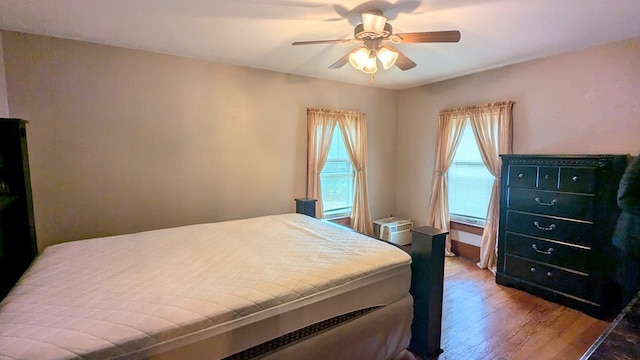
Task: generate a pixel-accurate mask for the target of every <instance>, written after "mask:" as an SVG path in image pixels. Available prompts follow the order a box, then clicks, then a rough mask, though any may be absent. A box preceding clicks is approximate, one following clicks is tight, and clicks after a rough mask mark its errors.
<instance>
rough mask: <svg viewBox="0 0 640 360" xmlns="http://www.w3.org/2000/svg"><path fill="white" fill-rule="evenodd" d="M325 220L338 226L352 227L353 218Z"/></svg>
mask: <svg viewBox="0 0 640 360" xmlns="http://www.w3.org/2000/svg"><path fill="white" fill-rule="evenodd" d="M325 220H327V221H331V222H334V223H336V224H338V225H342V226H347V227H351V217H339V218H330V219H325Z"/></svg>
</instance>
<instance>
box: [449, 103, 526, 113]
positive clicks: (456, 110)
mask: <svg viewBox="0 0 640 360" xmlns="http://www.w3.org/2000/svg"><path fill="white" fill-rule="evenodd" d="M515 103H516V102H515V101H513V100H510V101H501V102H492V103H487V104H482V105H470V106H461V107H457V108H449V109H443V110H440V113H447V112H458V111H468V110H476V109H486V108H491V107H500V106H513V105H514V104H515Z"/></svg>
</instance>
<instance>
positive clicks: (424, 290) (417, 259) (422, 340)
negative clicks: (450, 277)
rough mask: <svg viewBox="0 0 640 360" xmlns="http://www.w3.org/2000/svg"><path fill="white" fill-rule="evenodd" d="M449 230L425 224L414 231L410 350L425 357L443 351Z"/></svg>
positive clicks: (412, 243)
mask: <svg viewBox="0 0 640 360" xmlns="http://www.w3.org/2000/svg"><path fill="white" fill-rule="evenodd" d="M448 233H449V232H448V231H444V230H440V229H436V228H432V227H429V226H423V227H419V228H416V229H414V230H413V231H412V239H411V241H412V242H411V258H412V263H411V288H410V290H409V292H410V293H411V296H413V322H412V323H411V343H410V344H409V350H410V351H411V352H412V353H414V354H416V355H418V356H420V357H423V358H430V357H435V356H437V355H438V354H440V353H442V349H440V339H441V334H442V295H443V286H444V247H445V240H446V236H447V234H448Z"/></svg>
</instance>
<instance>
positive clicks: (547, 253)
mask: <svg viewBox="0 0 640 360" xmlns="http://www.w3.org/2000/svg"><path fill="white" fill-rule="evenodd" d="M531 247H532V248H533V250H535V251H536V252H537V253H540V254H545V255H551V253H552V252H553V248H548V249H547V251H544V250H540V249H538V247H537V246H536V244H533V245H531Z"/></svg>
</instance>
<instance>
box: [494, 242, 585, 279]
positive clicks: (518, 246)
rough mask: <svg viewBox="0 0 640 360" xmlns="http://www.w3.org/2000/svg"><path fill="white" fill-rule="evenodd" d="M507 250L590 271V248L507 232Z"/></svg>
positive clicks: (541, 260)
mask: <svg viewBox="0 0 640 360" xmlns="http://www.w3.org/2000/svg"><path fill="white" fill-rule="evenodd" d="M506 239H507V243H506V249H505V251H506V252H507V254H510V255H518V256H521V257H524V258H527V259H531V260H535V261H539V262H543V263H549V264H552V265H556V266H561V267H565V268H569V269H573V270H577V271H580V272H583V273H589V250H588V249H585V248H579V247H575V246H569V245H563V244H560V243H556V242H551V241H546V240H542V239H539V238H533V237H529V236H522V235H516V234H511V233H507V236H506Z"/></svg>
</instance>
